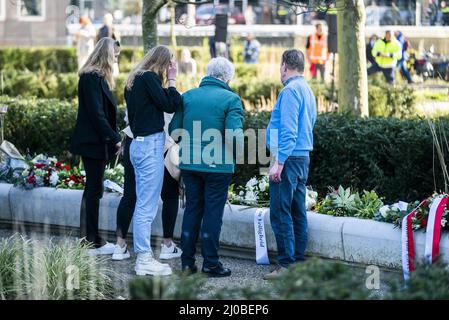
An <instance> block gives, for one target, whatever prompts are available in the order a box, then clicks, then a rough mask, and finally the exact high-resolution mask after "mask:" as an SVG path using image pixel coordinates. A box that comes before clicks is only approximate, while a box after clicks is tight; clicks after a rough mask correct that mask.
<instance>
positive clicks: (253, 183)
mask: <svg viewBox="0 0 449 320" xmlns="http://www.w3.org/2000/svg"><path fill="white" fill-rule="evenodd" d="M257 183H258V182H257V179H256V178H252V179H250V180H249V181H248V182H247V183H246V187H247V188H250V189H252V188H253V187H255V186H257Z"/></svg>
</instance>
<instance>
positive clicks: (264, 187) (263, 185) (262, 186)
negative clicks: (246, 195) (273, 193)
mask: <svg viewBox="0 0 449 320" xmlns="http://www.w3.org/2000/svg"><path fill="white" fill-rule="evenodd" d="M267 188H268V183H267V182H266V181H265V180H264V179H262V180H260V182H259V190H260V191H265V190H267Z"/></svg>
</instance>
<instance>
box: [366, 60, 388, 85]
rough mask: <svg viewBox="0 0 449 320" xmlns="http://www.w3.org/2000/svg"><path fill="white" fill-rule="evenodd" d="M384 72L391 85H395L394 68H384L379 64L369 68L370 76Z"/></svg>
mask: <svg viewBox="0 0 449 320" xmlns="http://www.w3.org/2000/svg"><path fill="white" fill-rule="evenodd" d="M377 72H382V73H383V74H384V77H385V79H386V80H387V82H388V83H389V84H393V83H394V68H382V67H380V66H379V65H378V64H377V63H376V64H373V65H372V66H371V67H369V68H368V75H371V74H374V73H377Z"/></svg>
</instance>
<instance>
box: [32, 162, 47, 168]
mask: <svg viewBox="0 0 449 320" xmlns="http://www.w3.org/2000/svg"><path fill="white" fill-rule="evenodd" d="M34 166H35V167H36V168H37V169H42V168H43V167H45V164H44V163H36V164H35V165H34Z"/></svg>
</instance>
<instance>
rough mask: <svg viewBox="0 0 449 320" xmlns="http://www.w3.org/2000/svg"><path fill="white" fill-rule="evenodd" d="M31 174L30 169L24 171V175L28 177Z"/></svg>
mask: <svg viewBox="0 0 449 320" xmlns="http://www.w3.org/2000/svg"><path fill="white" fill-rule="evenodd" d="M29 174H30V172H29V171H28V170H23V171H22V177H28V175H29Z"/></svg>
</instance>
